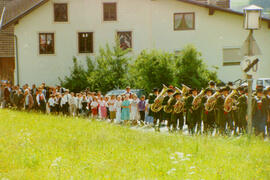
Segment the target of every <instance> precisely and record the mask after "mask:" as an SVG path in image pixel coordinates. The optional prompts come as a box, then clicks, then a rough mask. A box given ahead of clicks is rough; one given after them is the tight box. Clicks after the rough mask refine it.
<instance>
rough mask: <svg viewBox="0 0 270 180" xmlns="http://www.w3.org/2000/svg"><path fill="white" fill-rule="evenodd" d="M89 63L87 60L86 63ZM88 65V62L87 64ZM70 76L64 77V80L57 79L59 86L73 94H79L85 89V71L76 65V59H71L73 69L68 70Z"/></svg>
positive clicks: (79, 65)
mask: <svg viewBox="0 0 270 180" xmlns="http://www.w3.org/2000/svg"><path fill="white" fill-rule="evenodd" d="M88 61H91V60H90V59H89V58H87V62H88ZM89 63H90V62H89ZM70 71H71V73H70V75H69V76H65V77H64V79H61V78H58V79H59V81H60V84H61V86H63V87H65V88H68V89H69V90H71V91H73V92H79V91H81V90H82V89H85V88H86V87H87V84H86V83H85V82H87V71H86V70H85V69H84V68H83V66H82V65H81V64H79V63H78V60H77V59H76V57H73V67H72V68H70Z"/></svg>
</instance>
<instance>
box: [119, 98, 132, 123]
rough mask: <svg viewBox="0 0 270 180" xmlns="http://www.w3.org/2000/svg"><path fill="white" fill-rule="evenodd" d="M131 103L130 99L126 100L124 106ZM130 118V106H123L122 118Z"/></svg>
mask: <svg viewBox="0 0 270 180" xmlns="http://www.w3.org/2000/svg"><path fill="white" fill-rule="evenodd" d="M129 105H130V101H129V100H125V101H123V102H122V106H129ZM129 119H130V112H129V108H122V112H121V120H123V121H124V120H129Z"/></svg>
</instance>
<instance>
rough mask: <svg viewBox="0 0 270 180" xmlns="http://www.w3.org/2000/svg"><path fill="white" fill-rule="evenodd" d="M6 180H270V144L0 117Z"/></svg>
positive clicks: (0, 113)
mask: <svg viewBox="0 0 270 180" xmlns="http://www.w3.org/2000/svg"><path fill="white" fill-rule="evenodd" d="M2 178H4V179H20V180H21V179H26V180H29V179H225V180H228V179H245V180H247V179H270V143H269V142H265V141H264V140H262V139H260V138H256V137H252V138H251V139H248V138H247V137H240V138H229V137H208V136H194V137H193V136H182V135H178V134H160V133H151V132H139V131H136V130H131V129H129V128H126V127H122V126H118V125H111V124H108V123H104V122H95V121H89V120H86V119H80V118H65V117H56V116H48V115H40V114H35V113H31V114H28V113H24V112H14V111H10V110H0V179H2Z"/></svg>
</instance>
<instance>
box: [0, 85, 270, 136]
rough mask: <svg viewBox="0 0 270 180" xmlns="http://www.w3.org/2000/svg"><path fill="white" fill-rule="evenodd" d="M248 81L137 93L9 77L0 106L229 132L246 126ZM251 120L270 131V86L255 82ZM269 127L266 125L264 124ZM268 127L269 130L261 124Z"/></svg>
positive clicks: (0, 87)
mask: <svg viewBox="0 0 270 180" xmlns="http://www.w3.org/2000/svg"><path fill="white" fill-rule="evenodd" d="M247 99H248V94H247V87H246V86H245V85H243V86H240V87H237V88H235V87H234V85H233V84H232V83H228V84H227V86H224V87H216V84H215V82H213V81H210V82H209V87H207V88H206V89H201V90H199V89H196V88H189V87H187V86H185V85H183V87H182V89H181V90H180V89H178V88H177V87H173V86H169V87H166V86H165V85H164V87H163V89H161V90H159V89H157V88H154V89H153V91H152V93H150V94H149V96H147V98H146V97H145V96H144V95H142V96H141V97H138V96H137V95H136V94H134V93H132V92H131V89H130V87H127V88H126V92H125V93H123V94H119V95H111V96H103V95H102V93H101V92H99V91H98V92H91V91H90V90H89V89H86V90H84V91H82V92H79V93H74V92H70V91H69V90H68V89H65V88H63V87H60V86H57V87H49V86H47V85H46V84H45V83H42V85H41V86H39V87H36V85H32V87H29V85H28V84H25V85H23V86H22V87H19V86H16V85H12V84H11V83H10V82H2V83H1V84H0V103H1V107H2V108H13V109H17V110H25V111H29V112H30V111H38V112H42V113H49V114H54V115H65V116H74V117H75V116H81V117H87V118H88V117H91V118H94V119H101V120H109V121H111V122H115V123H123V124H131V125H142V126H144V125H151V126H153V127H154V128H155V130H156V131H160V127H161V126H162V125H164V126H167V128H168V130H169V132H176V131H180V132H182V130H183V127H184V125H187V127H188V132H189V133H190V134H196V133H208V134H212V133H213V132H214V131H215V132H216V134H221V135H225V134H228V135H231V134H235V135H238V134H244V133H246V131H247V124H248V123H247ZM252 99H253V100H252V102H253V103H252V104H253V105H252V107H253V108H252V109H253V110H252V125H253V128H254V130H255V134H256V135H259V134H262V135H264V136H265V135H266V132H267V134H268V135H269V134H270V133H269V132H270V88H268V89H267V90H265V91H264V90H263V87H258V88H257V91H256V92H254V94H253V96H252ZM266 127H267V128H266ZM265 129H267V130H265Z"/></svg>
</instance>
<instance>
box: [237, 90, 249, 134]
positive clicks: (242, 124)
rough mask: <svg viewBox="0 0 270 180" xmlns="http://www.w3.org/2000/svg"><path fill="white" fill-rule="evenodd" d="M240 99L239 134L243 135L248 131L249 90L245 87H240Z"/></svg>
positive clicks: (238, 106)
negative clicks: (247, 93)
mask: <svg viewBox="0 0 270 180" xmlns="http://www.w3.org/2000/svg"><path fill="white" fill-rule="evenodd" d="M238 90H239V94H240V95H239V98H238V104H237V108H238V125H237V126H238V128H239V133H243V132H246V131H247V119H246V117H247V98H248V97H247V95H246V92H247V88H245V87H243V86H242V87H239V88H238Z"/></svg>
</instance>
